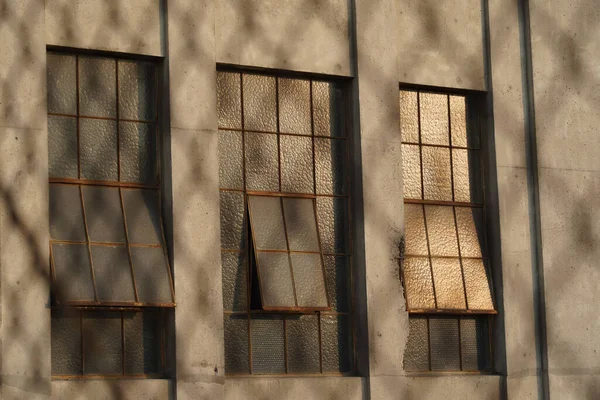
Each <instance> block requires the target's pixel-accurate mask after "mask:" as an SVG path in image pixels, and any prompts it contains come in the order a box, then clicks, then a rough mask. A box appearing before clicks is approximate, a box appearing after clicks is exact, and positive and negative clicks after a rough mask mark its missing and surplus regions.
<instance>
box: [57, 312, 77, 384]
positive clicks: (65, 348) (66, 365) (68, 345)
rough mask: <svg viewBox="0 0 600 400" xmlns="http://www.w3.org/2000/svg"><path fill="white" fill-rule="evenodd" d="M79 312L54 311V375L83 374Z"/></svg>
mask: <svg viewBox="0 0 600 400" xmlns="http://www.w3.org/2000/svg"><path fill="white" fill-rule="evenodd" d="M80 323H81V321H80V319H79V312H77V311H73V312H60V311H52V326H51V331H52V336H51V345H50V348H51V352H52V375H81V373H82V370H81V324H80Z"/></svg>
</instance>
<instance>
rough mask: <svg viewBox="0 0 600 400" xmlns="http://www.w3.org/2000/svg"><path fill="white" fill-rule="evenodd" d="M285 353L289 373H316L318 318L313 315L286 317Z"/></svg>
mask: <svg viewBox="0 0 600 400" xmlns="http://www.w3.org/2000/svg"><path fill="white" fill-rule="evenodd" d="M285 323H286V334H287V355H288V372H289V373H318V372H320V366H319V320H318V317H317V316H314V315H301V316H296V317H291V318H287V319H286V320H285Z"/></svg>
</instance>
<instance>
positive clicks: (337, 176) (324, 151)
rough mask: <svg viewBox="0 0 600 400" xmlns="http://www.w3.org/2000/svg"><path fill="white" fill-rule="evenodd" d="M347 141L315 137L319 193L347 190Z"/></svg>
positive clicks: (335, 192)
mask: <svg viewBox="0 0 600 400" xmlns="http://www.w3.org/2000/svg"><path fill="white" fill-rule="evenodd" d="M346 169H347V168H346V141H344V140H329V139H321V138H315V174H316V180H317V193H321V194H344V193H345V192H346V174H345V172H346Z"/></svg>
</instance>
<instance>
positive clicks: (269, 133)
mask: <svg viewBox="0 0 600 400" xmlns="http://www.w3.org/2000/svg"><path fill="white" fill-rule="evenodd" d="M218 129H219V130H220V131H229V132H245V133H263V134H267V135H283V136H299V137H305V138H312V137H314V138H317V139H319V138H320V139H333V140H348V138H346V137H345V136H326V135H303V134H301V133H291V132H272V131H256V130H251V129H238V128H223V127H219V128H218Z"/></svg>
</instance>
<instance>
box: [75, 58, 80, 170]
mask: <svg viewBox="0 0 600 400" xmlns="http://www.w3.org/2000/svg"><path fill="white" fill-rule="evenodd" d="M75 86H76V88H75V96H76V101H77V104H76V108H77V178H78V179H81V139H80V134H79V131H80V129H79V55H78V54H76V55H75Z"/></svg>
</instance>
